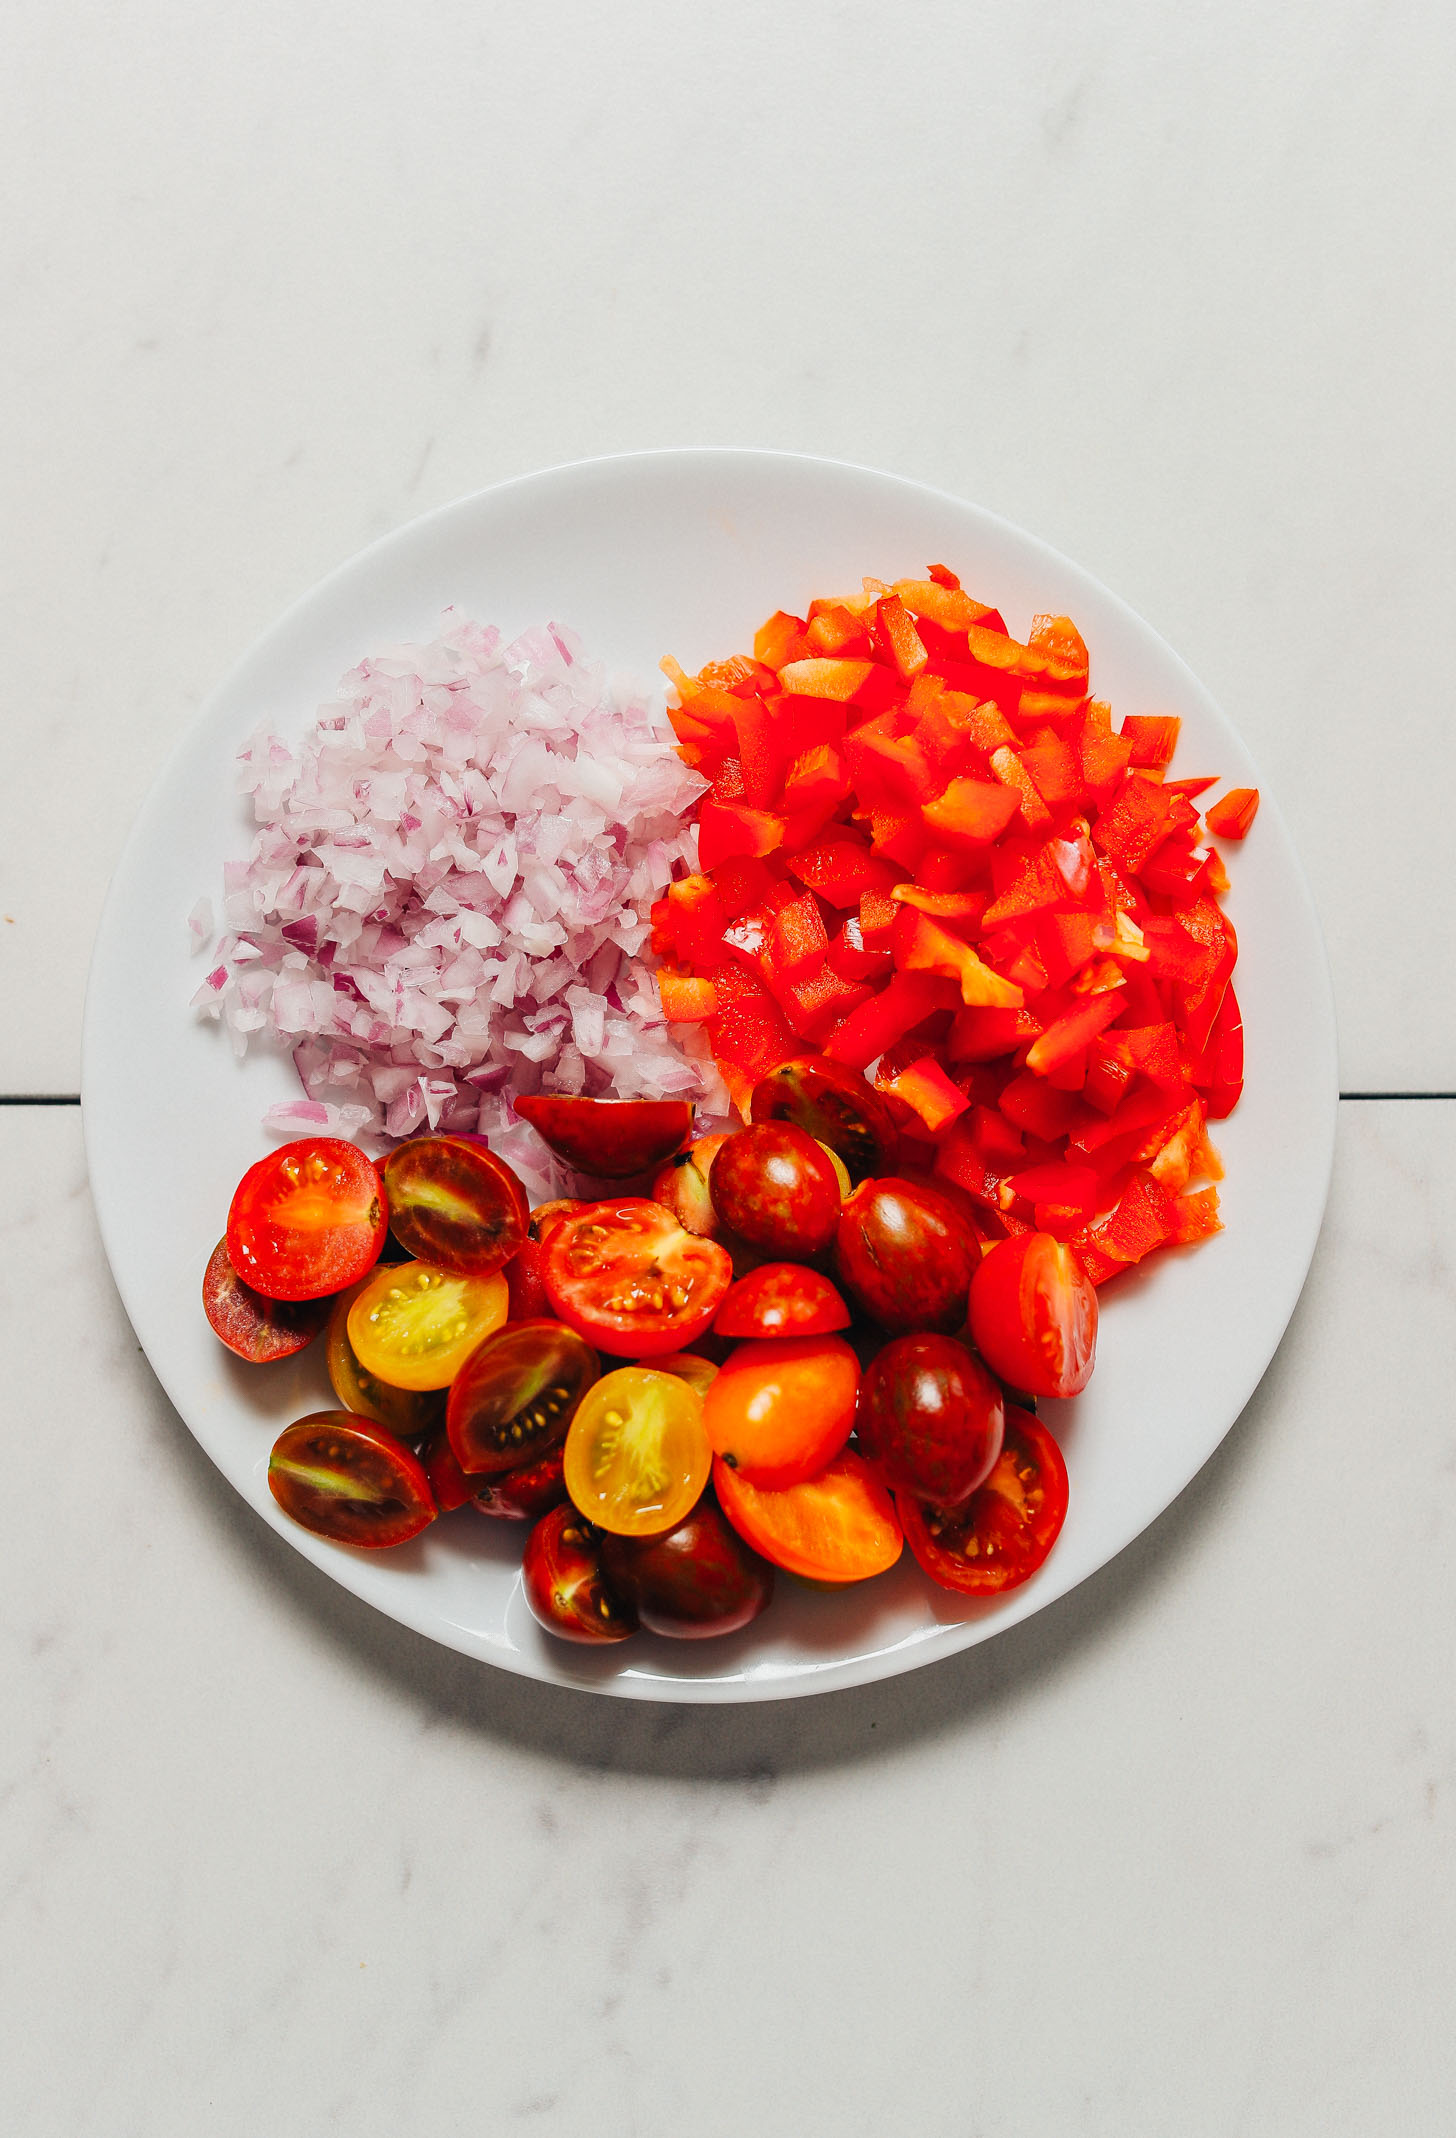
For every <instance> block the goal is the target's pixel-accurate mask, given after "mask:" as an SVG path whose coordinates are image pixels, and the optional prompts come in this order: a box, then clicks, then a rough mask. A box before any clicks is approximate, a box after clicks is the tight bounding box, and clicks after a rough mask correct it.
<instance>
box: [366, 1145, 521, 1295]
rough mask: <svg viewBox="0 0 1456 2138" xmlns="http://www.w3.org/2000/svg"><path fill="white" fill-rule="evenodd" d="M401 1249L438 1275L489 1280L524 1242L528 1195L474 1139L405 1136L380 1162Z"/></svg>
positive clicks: (391, 1223) (390, 1217)
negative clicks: (443, 1272) (448, 1271)
mask: <svg viewBox="0 0 1456 2138" xmlns="http://www.w3.org/2000/svg"><path fill="white" fill-rule="evenodd" d="M384 1192H385V1194H386V1195H387V1196H388V1198H389V1222H390V1225H391V1226H392V1227H393V1230H394V1236H395V1238H396V1239H397V1240H398V1241H399V1244H400V1246H401V1247H403V1248H405V1249H406V1250H407V1251H408V1252H409V1253H410V1254H411V1255H413V1256H415V1257H416V1258H417V1260H419V1261H421V1262H431V1263H433V1264H434V1265H435V1267H436V1268H437V1269H453V1270H459V1271H460V1272H462V1273H463V1274H464V1275H466V1276H471V1277H489V1276H490V1275H491V1274H492V1273H493V1272H494V1271H495V1270H498V1269H501V1268H503V1267H504V1265H505V1264H506V1263H507V1262H509V1260H510V1258H511V1256H512V1255H513V1254H514V1253H515V1252H516V1249H517V1248H518V1247H519V1246H520V1244H521V1242H522V1241H523V1240H524V1239H525V1237H526V1228H527V1225H528V1224H529V1222H530V1215H531V1212H530V1205H529V1203H528V1202H527V1199H526V1191H525V1189H524V1188H523V1187H522V1185H521V1183H520V1181H519V1180H517V1178H516V1176H515V1174H514V1173H513V1172H512V1171H511V1169H510V1167H509V1166H508V1165H507V1164H506V1163H505V1160H504V1159H502V1158H497V1157H496V1155H495V1153H494V1151H492V1150H491V1148H490V1146H489V1145H488V1144H487V1143H486V1142H485V1141H484V1139H483V1138H482V1137H479V1136H411V1137H410V1139H409V1141H408V1142H407V1143H401V1144H398V1145H396V1147H395V1148H394V1150H392V1151H391V1152H390V1154H389V1156H388V1157H387V1158H386V1159H385V1161H384Z"/></svg>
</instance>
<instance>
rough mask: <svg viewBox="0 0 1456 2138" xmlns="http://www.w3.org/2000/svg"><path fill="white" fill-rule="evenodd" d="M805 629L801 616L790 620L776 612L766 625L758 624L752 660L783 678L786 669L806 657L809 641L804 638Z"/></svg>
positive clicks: (781, 612) (780, 611)
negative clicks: (761, 663)
mask: <svg viewBox="0 0 1456 2138" xmlns="http://www.w3.org/2000/svg"><path fill="white" fill-rule="evenodd" d="M806 629H807V626H806V624H805V622H804V619H803V617H802V616H790V615H788V614H787V613H786V612H785V611H784V610H783V609H775V611H774V613H773V615H772V616H771V617H770V618H769V619H768V621H767V623H765V624H761V625H760V626H759V628H758V630H757V631H755V633H754V634H753V654H754V659H755V660H759V661H762V662H763V664H764V666H765V667H766V668H773V669H776V670H777V671H778V672H779V673H780V674H782V673H783V670H784V668H785V666H786V665H788V664H789V663H791V662H794V661H801V660H803V659H805V657H806V656H808V655H809V641H808V639H807V638H806V637H805V635H804V634H805V631H806Z"/></svg>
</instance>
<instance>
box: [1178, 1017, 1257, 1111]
mask: <svg viewBox="0 0 1456 2138" xmlns="http://www.w3.org/2000/svg"><path fill="white" fill-rule="evenodd" d="M1190 1074H1191V1078H1192V1081H1193V1083H1194V1084H1196V1085H1197V1086H1198V1088H1199V1090H1200V1091H1202V1092H1203V1094H1204V1103H1205V1105H1206V1107H1207V1109H1208V1118H1209V1120H1210V1121H1223V1120H1226V1119H1227V1117H1228V1116H1229V1115H1230V1114H1231V1113H1232V1112H1233V1110H1234V1108H1235V1107H1236V1106H1237V1105H1238V1103H1239V1098H1240V1096H1241V1094H1242V1092H1243V1088H1244V1020H1243V1017H1242V1016H1241V1014H1240V1012H1239V998H1238V996H1237V995H1236V994H1235V993H1234V991H1233V988H1232V987H1228V988H1226V989H1225V990H1224V996H1223V1000H1222V1001H1221V1002H1220V1004H1219V1007H1218V1015H1217V1016H1216V1017H1215V1019H1214V1021H1213V1029H1212V1031H1211V1032H1210V1033H1209V1035H1208V1043H1207V1045H1206V1046H1205V1047H1204V1049H1203V1051H1202V1052H1201V1054H1200V1055H1199V1056H1198V1057H1197V1058H1196V1060H1195V1061H1194V1063H1193V1065H1192V1069H1191V1072H1190Z"/></svg>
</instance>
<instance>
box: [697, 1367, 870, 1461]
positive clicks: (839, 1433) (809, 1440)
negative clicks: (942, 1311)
mask: <svg viewBox="0 0 1456 2138" xmlns="http://www.w3.org/2000/svg"><path fill="white" fill-rule="evenodd" d="M858 1393H859V1360H858V1359H857V1358H856V1357H855V1355H854V1352H853V1351H852V1350H851V1349H850V1347H849V1345H848V1344H847V1343H845V1342H844V1340H843V1338H842V1337H838V1336H775V1337H768V1338H765V1339H764V1340H763V1341H761V1342H757V1343H747V1344H740V1345H739V1346H738V1349H737V1350H736V1351H735V1352H734V1353H733V1355H732V1356H731V1358H729V1359H728V1360H727V1362H726V1364H724V1365H723V1366H722V1367H720V1369H719V1372H718V1377H717V1379H716V1380H715V1381H714V1382H713V1385H712V1386H711V1388H710V1389H709V1390H708V1393H707V1395H706V1396H705V1397H704V1398H703V1423H704V1425H705V1426H706V1427H707V1432H708V1439H709V1442H710V1443H711V1446H712V1449H713V1453H714V1455H715V1456H717V1457H718V1458H719V1460H720V1462H721V1464H722V1465H724V1466H725V1467H726V1468H728V1469H730V1470H736V1471H737V1472H738V1474H739V1476H741V1477H744V1478H746V1479H747V1480H748V1481H749V1482H750V1483H752V1484H755V1485H758V1486H761V1487H763V1488H764V1489H766V1490H770V1491H781V1490H782V1489H783V1488H784V1487H785V1486H787V1485H797V1484H800V1483H802V1482H803V1480H804V1479H805V1478H808V1477H813V1476H814V1475H815V1474H816V1473H817V1472H818V1471H820V1470H822V1469H823V1468H824V1466H825V1464H826V1463H827V1462H829V1461H830V1459H831V1458H832V1457H833V1456H835V1455H837V1454H838V1453H839V1450H840V1449H841V1448H842V1447H843V1446H844V1443H845V1442H846V1441H847V1440H848V1438H849V1436H850V1433H851V1432H852V1431H853V1429H854V1416H855V1401H856V1398H857V1396H858Z"/></svg>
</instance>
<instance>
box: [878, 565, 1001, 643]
mask: <svg viewBox="0 0 1456 2138" xmlns="http://www.w3.org/2000/svg"><path fill="white" fill-rule="evenodd" d="M944 569H945V567H944V565H932V566H931V568H930V571H929V572H928V573H927V575H926V577H925V578H924V579H897V580H896V581H895V593H896V594H897V595H898V596H899V598H900V600H901V601H902V602H903V603H904V604H905V607H906V608H907V609H908V610H909V611H910V614H911V615H912V616H914V617H917V618H920V619H923V620H924V621H926V622H927V623H932V624H936V625H938V626H939V628H940V629H941V630H942V631H952V632H956V633H958V634H960V635H962V636H964V634H965V633H966V632H967V631H968V630H969V629H970V627H971V625H972V624H978V623H980V622H981V621H982V620H983V618H985V617H986V616H987V615H989V614H990V611H989V610H988V609H987V608H986V607H985V606H984V605H983V604H982V603H981V602H979V601H972V599H971V597H970V595H969V594H967V593H965V592H963V591H962V588H961V583H960V581H959V579H956V578H955V577H954V575H953V574H952V576H951V578H950V579H949V580H940V579H937V578H936V577H935V574H936V572H937V571H943V570H944Z"/></svg>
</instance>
